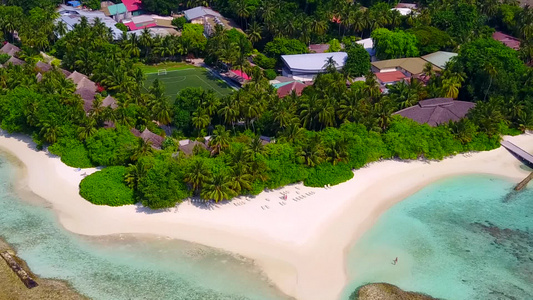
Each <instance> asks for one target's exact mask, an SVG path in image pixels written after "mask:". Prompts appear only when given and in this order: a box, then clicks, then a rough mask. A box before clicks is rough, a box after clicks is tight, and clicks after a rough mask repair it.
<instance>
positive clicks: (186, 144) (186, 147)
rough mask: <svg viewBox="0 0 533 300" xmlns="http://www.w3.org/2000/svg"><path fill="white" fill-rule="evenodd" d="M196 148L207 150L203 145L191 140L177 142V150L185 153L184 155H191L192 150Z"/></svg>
mask: <svg viewBox="0 0 533 300" xmlns="http://www.w3.org/2000/svg"><path fill="white" fill-rule="evenodd" d="M196 146H198V147H201V148H204V149H206V150H207V146H206V145H205V144H204V143H201V142H198V141H191V140H181V141H179V146H178V149H179V150H180V151H182V152H183V153H185V154H186V155H192V154H193V152H194V148H195V147H196Z"/></svg>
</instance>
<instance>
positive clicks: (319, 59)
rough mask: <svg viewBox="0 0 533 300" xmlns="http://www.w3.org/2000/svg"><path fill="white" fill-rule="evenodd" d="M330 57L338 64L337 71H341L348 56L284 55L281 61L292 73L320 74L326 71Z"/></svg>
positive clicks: (321, 54) (340, 53)
mask: <svg viewBox="0 0 533 300" xmlns="http://www.w3.org/2000/svg"><path fill="white" fill-rule="evenodd" d="M330 57H332V58H333V59H334V60H335V62H336V63H337V69H341V68H342V67H343V66H344V63H345V62H346V58H347V57H348V54H346V52H330V53H309V54H294V55H282V56H281V59H282V60H283V62H284V63H285V65H286V66H287V67H288V68H289V69H290V70H291V71H292V72H294V71H296V72H298V71H300V72H315V73H320V72H323V71H324V65H325V64H326V61H327V60H328V59H329V58H330Z"/></svg>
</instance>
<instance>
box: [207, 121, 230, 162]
mask: <svg viewBox="0 0 533 300" xmlns="http://www.w3.org/2000/svg"><path fill="white" fill-rule="evenodd" d="M229 142H230V132H229V131H228V130H226V128H224V126H222V125H217V126H216V127H215V130H214V131H213V137H212V138H211V139H210V140H209V147H211V149H213V150H212V151H211V154H212V155H214V154H219V153H220V152H222V150H224V149H226V148H228V147H229Z"/></svg>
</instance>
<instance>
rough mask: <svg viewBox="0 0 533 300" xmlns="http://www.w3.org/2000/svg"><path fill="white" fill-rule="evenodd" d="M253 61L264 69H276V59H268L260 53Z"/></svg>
mask: <svg viewBox="0 0 533 300" xmlns="http://www.w3.org/2000/svg"><path fill="white" fill-rule="evenodd" d="M253 60H254V64H256V65H258V66H260V67H261V68H263V69H274V67H275V66H276V59H275V58H270V57H267V56H266V55H264V54H263V53H259V54H257V55H256V56H254V59H253Z"/></svg>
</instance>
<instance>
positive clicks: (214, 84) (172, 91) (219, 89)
mask: <svg viewBox="0 0 533 300" xmlns="http://www.w3.org/2000/svg"><path fill="white" fill-rule="evenodd" d="M146 78H147V79H146V82H145V83H144V86H145V87H146V88H149V87H150V85H152V82H153V81H154V80H156V79H159V80H160V81H161V82H163V84H164V85H165V94H166V95H167V96H168V97H170V100H171V101H173V100H174V97H175V96H176V94H177V93H178V92H179V91H181V90H182V89H184V88H187V87H202V88H204V89H206V90H214V91H215V93H216V94H217V95H219V96H225V95H228V94H230V93H231V92H232V91H233V89H232V88H231V87H230V86H229V85H228V84H227V83H226V82H225V81H224V80H222V79H220V78H218V77H216V76H215V75H213V74H211V73H210V72H209V71H208V70H207V69H204V68H190V69H181V70H173V71H167V74H166V75H163V74H161V75H159V74H158V73H150V74H146Z"/></svg>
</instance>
